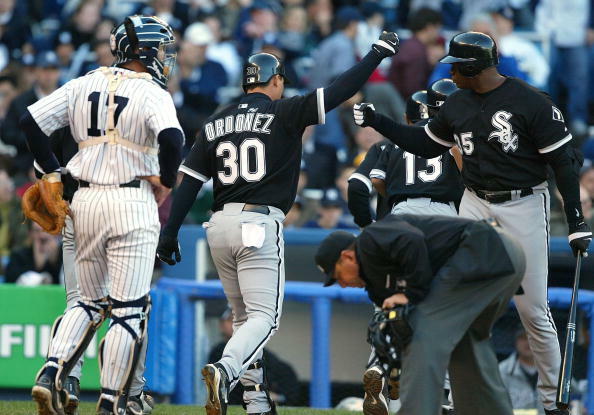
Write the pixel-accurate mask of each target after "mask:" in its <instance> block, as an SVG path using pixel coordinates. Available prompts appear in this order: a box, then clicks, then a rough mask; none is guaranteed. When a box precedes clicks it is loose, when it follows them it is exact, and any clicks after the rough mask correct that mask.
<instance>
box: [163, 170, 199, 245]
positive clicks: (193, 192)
mask: <svg viewBox="0 0 594 415" xmlns="http://www.w3.org/2000/svg"><path fill="white" fill-rule="evenodd" d="M202 185H203V182H202V181H201V180H198V179H196V178H194V177H192V176H190V175H188V174H184V177H183V179H182V181H181V184H180V185H179V187H178V188H177V190H176V191H175V196H174V197H173V203H172V205H171V212H170V213H169V219H168V220H167V223H166V224H165V227H163V230H162V231H161V232H162V233H163V234H164V235H167V236H171V237H172V238H177V233H178V232H179V228H180V227H181V225H182V223H183V221H184V219H185V218H186V216H187V215H188V212H189V211H190V209H191V208H192V205H193V204H194V201H195V200H196V196H197V195H198V192H199V191H200V189H201V188H202Z"/></svg>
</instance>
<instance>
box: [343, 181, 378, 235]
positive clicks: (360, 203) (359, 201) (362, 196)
mask: <svg viewBox="0 0 594 415" xmlns="http://www.w3.org/2000/svg"><path fill="white" fill-rule="evenodd" d="M348 207H349V211H350V212H351V214H352V215H353V218H354V220H355V223H356V224H357V225H359V226H360V227H362V228H363V227H365V226H367V225H369V224H370V223H371V222H372V221H373V217H372V215H371V207H370V206H369V189H368V188H367V186H366V185H365V183H363V182H362V181H361V180H357V179H351V180H349V187H348Z"/></svg>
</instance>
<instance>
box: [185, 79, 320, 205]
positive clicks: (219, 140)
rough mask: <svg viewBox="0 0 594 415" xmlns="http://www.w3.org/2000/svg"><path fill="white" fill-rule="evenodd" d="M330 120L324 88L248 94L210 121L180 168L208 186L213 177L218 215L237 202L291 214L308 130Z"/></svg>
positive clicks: (213, 116)
mask: <svg viewBox="0 0 594 415" xmlns="http://www.w3.org/2000/svg"><path fill="white" fill-rule="evenodd" d="M324 117H325V112H324V90H323V89H321V88H320V89H318V90H316V91H312V92H311V93H309V94H307V95H302V96H301V95H300V96H295V97H292V98H287V99H280V100H275V101H272V100H271V99H270V98H269V97H268V96H267V95H265V94H261V93H250V94H247V95H245V96H244V97H243V98H242V99H241V100H240V102H239V104H234V105H230V106H228V107H226V108H225V109H223V110H221V111H220V112H218V113H216V114H214V115H212V116H211V117H210V118H208V120H207V121H206V122H205V124H204V126H203V127H202V129H201V130H200V133H199V135H198V137H197V138H196V142H195V143H194V146H193V147H192V149H191V150H190V153H189V154H188V157H187V158H186V160H185V161H184V162H183V163H182V166H181V167H180V169H179V170H180V171H181V172H184V173H185V174H188V175H190V176H192V177H194V178H196V179H198V180H201V181H203V182H206V181H208V179H209V178H211V177H212V179H213V183H214V205H213V210H214V211H217V210H220V209H222V208H223V205H224V204H225V203H230V202H237V203H251V204H258V205H270V206H274V207H277V208H279V209H281V210H282V211H283V212H285V213H287V212H288V211H289V209H290V208H291V205H292V204H293V201H294V200H295V194H296V192H297V180H298V178H299V168H300V162H301V136H302V135H303V130H304V129H305V127H307V126H308V125H312V124H318V123H319V124H323V123H324Z"/></svg>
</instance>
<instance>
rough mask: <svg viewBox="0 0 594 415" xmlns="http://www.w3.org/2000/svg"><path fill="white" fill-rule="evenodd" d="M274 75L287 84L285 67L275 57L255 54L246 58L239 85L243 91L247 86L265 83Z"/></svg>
mask: <svg viewBox="0 0 594 415" xmlns="http://www.w3.org/2000/svg"><path fill="white" fill-rule="evenodd" d="M274 75H280V76H282V77H283V78H284V79H285V84H288V83H289V79H288V78H287V75H286V74H285V67H284V66H283V64H282V63H281V61H280V60H278V58H277V57H276V56H274V55H272V54H270V53H256V54H255V55H252V56H250V57H249V58H248V61H247V63H246V64H245V66H244V67H243V80H242V83H241V85H242V86H243V90H244V91H245V90H246V87H248V86H252V85H261V84H265V83H267V82H268V81H270V78H272V77H273V76H274Z"/></svg>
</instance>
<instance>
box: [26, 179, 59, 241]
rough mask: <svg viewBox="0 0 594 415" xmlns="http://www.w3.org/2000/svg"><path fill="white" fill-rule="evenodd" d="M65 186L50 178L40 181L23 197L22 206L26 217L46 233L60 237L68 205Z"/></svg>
mask: <svg viewBox="0 0 594 415" xmlns="http://www.w3.org/2000/svg"><path fill="white" fill-rule="evenodd" d="M63 189H64V186H63V185H62V183H61V182H60V181H57V180H52V178H51V177H50V178H49V179H48V178H45V176H44V178H43V179H41V180H39V181H38V182H37V183H35V184H34V185H33V186H31V187H29V188H28V189H27V191H26V192H25V194H24V195H23V200H22V202H21V206H22V209H23V213H24V215H25V217H27V218H29V219H31V220H32V221H34V222H37V223H38V224H39V226H41V227H42V228H43V230H44V231H46V232H47V233H49V234H51V235H59V234H60V233H62V228H64V222H65V220H66V215H68V214H69V212H70V211H69V208H68V203H66V201H65V200H64V199H62V192H63Z"/></svg>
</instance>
